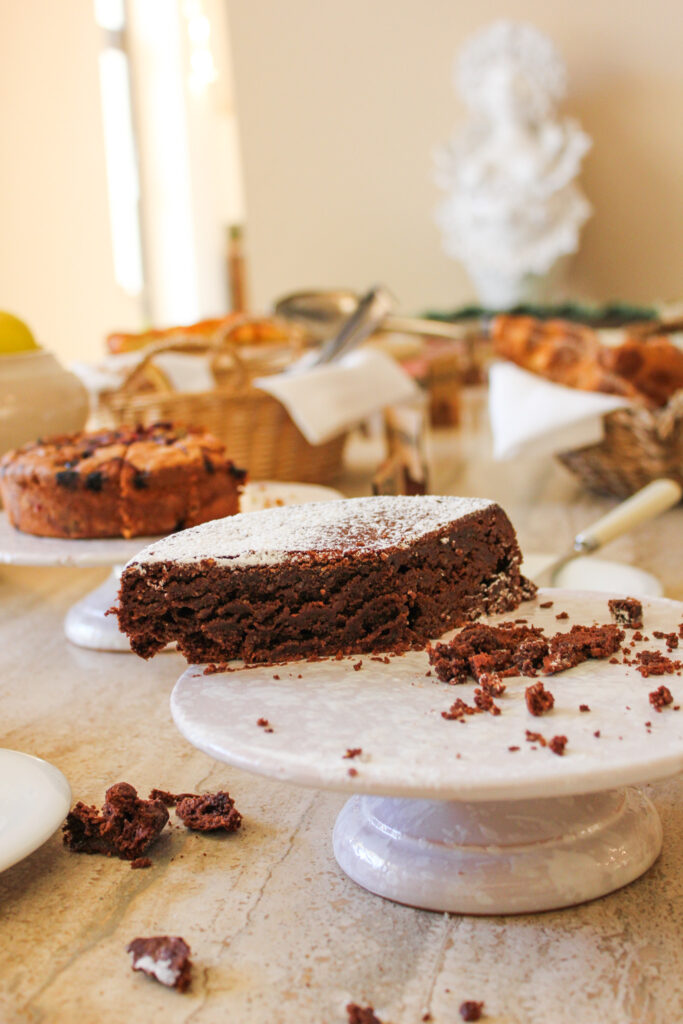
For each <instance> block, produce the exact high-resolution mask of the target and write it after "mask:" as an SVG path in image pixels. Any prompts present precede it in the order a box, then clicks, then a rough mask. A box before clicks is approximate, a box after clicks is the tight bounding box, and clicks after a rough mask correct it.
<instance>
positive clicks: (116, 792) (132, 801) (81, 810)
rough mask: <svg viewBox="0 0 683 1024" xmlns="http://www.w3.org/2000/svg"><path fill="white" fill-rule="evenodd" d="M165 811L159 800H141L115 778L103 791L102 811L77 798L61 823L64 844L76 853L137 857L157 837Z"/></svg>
mask: <svg viewBox="0 0 683 1024" xmlns="http://www.w3.org/2000/svg"><path fill="white" fill-rule="evenodd" d="M167 821H168V811H167V810H166V807H165V806H164V804H163V802H162V801H161V800H141V799H140V798H139V797H138V794H137V790H136V789H135V788H134V787H133V786H131V785H129V783H127V782H117V783H116V785H114V786H110V787H109V789H108V790H107V792H106V794H105V800H104V804H103V805H102V812H101V813H100V812H99V811H98V810H97V808H96V807H89V806H88V805H87V804H84V803H81V802H80V801H79V802H78V803H77V804H76V805H75V806H74V807H73V808H72V809H71V810H70V811H69V813H68V815H67V818H66V821H65V823H64V825H63V827H62V832H63V838H64V845H65V846H67V847H68V848H69V849H70V850H73V851H74V852H75V853H102V854H105V855H106V856H107V857H112V856H114V857H120V858H121V859H122V860H130V861H134V860H137V859H138V858H139V857H142V855H143V854H144V853H145V851H146V850H147V849H148V847H149V846H151V845H152V843H153V842H154V841H155V840H156V839H158V838H159V836H160V834H161V832H162V831H163V828H164V826H165V825H166V822H167Z"/></svg>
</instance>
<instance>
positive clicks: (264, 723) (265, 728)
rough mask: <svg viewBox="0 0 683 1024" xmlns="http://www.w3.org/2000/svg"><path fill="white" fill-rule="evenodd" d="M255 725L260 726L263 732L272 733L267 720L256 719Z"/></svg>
mask: <svg viewBox="0 0 683 1024" xmlns="http://www.w3.org/2000/svg"><path fill="white" fill-rule="evenodd" d="M256 724H257V725H260V726H261V728H262V729H263V731H264V732H272V731H273V727H272V725H271V724H270V722H269V721H268V719H267V718H257V719H256Z"/></svg>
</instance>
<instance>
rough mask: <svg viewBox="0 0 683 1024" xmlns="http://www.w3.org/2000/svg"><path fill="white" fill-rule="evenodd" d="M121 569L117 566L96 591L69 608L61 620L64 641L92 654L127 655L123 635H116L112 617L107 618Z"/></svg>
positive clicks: (113, 600)
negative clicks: (120, 652)
mask: <svg viewBox="0 0 683 1024" xmlns="http://www.w3.org/2000/svg"><path fill="white" fill-rule="evenodd" d="M122 571H123V566H121V565H117V566H115V567H114V568H113V569H112V571H111V572H110V573H109V575H108V576H107V578H106V580H105V581H104V583H101V584H100V585H99V587H96V588H95V590H91V591H90V593H89V594H86V595H85V597H83V598H81V600H80V601H77V602H76V604H74V605H72V607H71V608H69V610H68V612H67V613H66V617H65V619H64V632H65V633H66V637H67V640H70V641H71V643H72V644H76V646H77V647H89V648H90V649H91V650H94V651H128V652H130V643H129V642H128V637H127V636H126V634H125V633H120V632H119V623H118V619H117V618H116V616H115V615H107V612H108V611H109V609H110V608H111V607H112V606H113V605H115V604H116V597H117V594H118V592H119V581H120V579H121V573H122Z"/></svg>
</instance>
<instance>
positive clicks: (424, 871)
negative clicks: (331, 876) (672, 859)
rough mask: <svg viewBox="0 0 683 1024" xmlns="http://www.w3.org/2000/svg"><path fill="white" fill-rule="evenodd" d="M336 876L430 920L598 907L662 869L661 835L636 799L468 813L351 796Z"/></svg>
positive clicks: (455, 804)
mask: <svg viewBox="0 0 683 1024" xmlns="http://www.w3.org/2000/svg"><path fill="white" fill-rule="evenodd" d="M333 844H334V853H335V856H336V858H337V861H338V863H339V865H340V867H341V868H342V869H343V870H344V871H345V872H346V874H347V875H349V877H350V878H352V879H353V880H354V881H355V882H357V883H358V884H359V885H362V886H363V887H364V888H366V889H369V890H370V892H373V893H376V894H377V895H379V896H384V897H385V898H387V899H390V900H395V901H396V902H398V903H405V904H408V905H410V906H413V907H421V908H423V909H425V910H438V911H448V912H452V913H460V914H520V913H529V912H534V911H542V910H552V909H557V908H560V907H567V906H571V905H573V904H576V903H583V902H585V901H587V900H592V899H595V898H596V897H598V896H603V895H605V894H606V893H609V892H612V891H613V890H614V889H618V888H620V887H621V886H623V885H627V884H628V883H629V882H632V881H633V880H634V879H635V878H638V876H639V875H641V874H642V873H643V872H644V871H647V869H648V868H649V867H650V866H651V864H652V863H653V862H654V861H655V860H656V858H657V856H658V855H659V852H660V850H661V845H662V827H661V823H660V820H659V817H658V815H657V812H656V810H655V809H654V807H653V805H652V803H651V801H650V800H649V799H648V798H647V797H646V796H645V795H644V794H643V793H642V792H640V790H637V789H631V788H629V789H619V790H610V791H608V792H603V793H590V794H585V795H582V796H566V797H553V798H547V799H535V800H506V801H486V802H477V803H465V802H460V801H431V800H403V799H397V798H388V797H371V796H355V797H352V798H351V799H350V800H349V801H348V802H347V803H346V804H345V806H344V808H343V809H342V811H341V813H340V815H339V817H338V819H337V822H336V825H335V829H334V837H333Z"/></svg>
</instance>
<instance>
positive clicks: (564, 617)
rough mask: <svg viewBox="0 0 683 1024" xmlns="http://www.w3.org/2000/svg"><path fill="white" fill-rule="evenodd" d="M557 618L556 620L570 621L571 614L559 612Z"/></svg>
mask: <svg viewBox="0 0 683 1024" xmlns="http://www.w3.org/2000/svg"><path fill="white" fill-rule="evenodd" d="M555 618H556V619H568V618H569V612H559V613H558V614H557V615H556V616H555Z"/></svg>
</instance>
